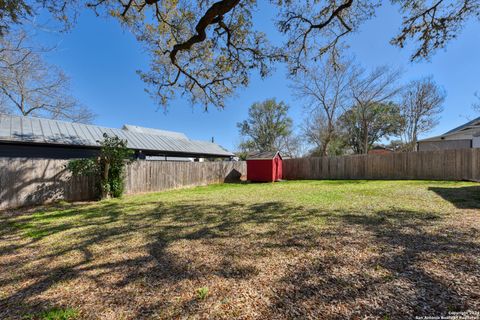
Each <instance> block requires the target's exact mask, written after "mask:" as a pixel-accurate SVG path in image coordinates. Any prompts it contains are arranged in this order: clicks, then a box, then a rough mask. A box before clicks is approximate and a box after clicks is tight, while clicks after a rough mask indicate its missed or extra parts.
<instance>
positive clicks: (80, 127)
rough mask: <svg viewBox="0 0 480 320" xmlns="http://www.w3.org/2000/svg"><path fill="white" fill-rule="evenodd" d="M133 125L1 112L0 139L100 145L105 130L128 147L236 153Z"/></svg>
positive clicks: (174, 134)
mask: <svg viewBox="0 0 480 320" xmlns="http://www.w3.org/2000/svg"><path fill="white" fill-rule="evenodd" d="M132 127H134V126H129V127H128V129H116V128H106V127H100V126H95V125H87V124H80V123H72V122H66V121H58V120H50V119H43V118H34V117H23V116H16V115H6V114H0V142H9V143H15V142H17V143H29V144H48V145H64V146H65V145H68V146H84V147H100V142H99V141H101V140H102V139H103V134H104V133H106V134H108V135H109V136H117V137H119V138H120V139H124V140H127V145H128V147H129V148H131V149H135V150H148V151H158V152H166V153H175V154H185V155H202V156H219V157H230V156H233V154H232V153H231V152H229V151H227V150H225V149H223V148H222V147H221V146H219V145H217V144H215V143H211V142H207V141H199V140H190V139H188V138H187V137H186V136H185V135H184V134H182V133H178V132H171V131H163V130H157V129H151V128H141V127H137V128H141V129H142V130H139V129H133V128H132ZM124 128H125V127H124ZM132 129H133V130H132ZM145 129H149V130H145ZM152 130H153V131H152ZM142 131H143V132H142Z"/></svg>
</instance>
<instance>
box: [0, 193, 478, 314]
mask: <svg viewBox="0 0 480 320" xmlns="http://www.w3.org/2000/svg"><path fill="white" fill-rule="evenodd" d="M442 219H443V218H442V217H441V216H438V215H434V214H428V213H427V214H425V213H422V212H416V211H410V212H405V211H402V212H399V211H382V212H377V213H376V214H368V213H356V212H335V211H329V212H323V211H318V210H315V209H306V208H303V207H301V206H292V205H289V204H287V203H285V202H281V201H275V202H260V203H254V204H244V203H238V202H229V203H223V204H205V203H202V202H197V201H194V200H190V201H178V202H175V203H170V204H166V203H162V202H155V201H152V202H150V203H148V202H147V203H136V202H131V203H130V202H128V201H126V202H106V203H103V204H100V205H98V206H94V207H85V206H82V205H78V206H71V207H67V208H63V209H61V208H60V209H58V208H57V209H55V210H51V211H48V209H46V210H45V211H44V212H43V213H42V214H40V215H30V216H25V217H22V219H21V220H20V221H21V223H24V224H31V225H33V228H36V229H35V231H37V232H38V233H39V234H41V236H40V237H38V238H36V239H32V240H31V241H25V243H24V244H23V245H17V246H15V244H14V241H8V242H7V243H6V245H5V246H3V245H2V246H1V247H0V248H1V250H2V251H1V255H0V258H2V257H4V256H12V255H15V254H16V253H19V252H21V251H22V250H23V249H28V248H31V247H33V248H37V247H36V246H38V248H42V243H41V241H43V240H48V239H49V237H54V236H57V235H60V234H61V235H65V236H64V240H65V244H60V245H59V248H57V249H56V250H54V251H53V252H52V251H48V250H46V251H45V252H43V251H41V250H40V251H37V252H36V253H35V254H32V255H31V256H28V257H27V258H22V259H13V258H11V259H10V260H7V262H6V263H5V264H4V265H3V264H2V266H4V267H5V268H6V269H5V270H8V271H7V272H10V274H3V275H1V276H0V289H1V288H2V287H6V286H9V287H10V288H12V287H13V286H14V285H15V284H17V283H27V284H23V285H21V286H20V285H19V286H18V288H16V289H14V290H13V291H11V292H9V293H8V295H7V296H4V297H0V318H17V317H18V318H21V317H22V315H24V314H25V313H28V314H32V313H38V312H40V311H42V310H44V309H45V308H49V307H51V306H55V305H56V300H55V295H53V296H52V295H49V294H48V292H51V291H52V290H53V291H55V288H56V286H58V285H60V284H62V283H67V282H69V281H74V280H80V279H88V280H91V281H93V282H94V283H95V285H96V287H97V288H102V290H105V291H106V292H108V295H103V296H102V297H99V299H101V302H99V305H98V307H104V306H105V305H109V306H114V307H117V308H128V309H129V310H130V314H131V315H132V314H133V318H138V319H141V318H148V317H150V316H152V315H154V314H157V313H158V312H161V311H162V310H166V309H168V310H170V309H172V310H174V311H172V312H173V313H172V314H171V316H173V317H177V316H178V317H180V316H197V315H198V313H199V312H202V310H203V309H202V308H203V307H205V305H203V302H199V301H196V300H195V298H194V297H193V298H192V297H191V298H189V299H187V300H186V301H180V302H178V303H177V304H176V302H175V301H174V300H173V297H172V296H171V295H174V294H175V292H176V290H185V288H184V287H182V285H184V283H192V284H200V283H203V282H204V281H213V280H212V279H222V281H227V282H228V283H231V284H233V283H235V284H237V285H241V284H242V283H245V282H248V281H251V280H252V279H256V278H257V277H261V276H262V270H260V268H259V266H258V265H257V261H258V259H259V258H260V257H262V258H264V257H268V258H269V259H272V261H275V259H276V258H277V256H278V255H280V254H284V253H285V252H286V251H288V250H290V251H291V252H294V253H295V255H298V256H302V255H305V256H306V257H308V259H306V260H302V261H303V262H302V263H301V264H298V265H294V266H293V267H291V268H287V274H286V275H285V276H283V277H280V278H279V279H278V280H277V281H274V282H273V283H271V284H270V287H269V288H267V290H266V291H265V292H264V294H267V295H268V294H271V291H270V290H275V292H276V294H275V296H272V297H271V301H272V304H271V308H269V309H268V310H266V311H265V314H264V317H265V318H275V317H276V318H282V317H283V318H302V317H316V316H318V317H321V318H335V317H337V318H345V317H346V318H348V317H353V316H364V315H372V316H375V317H379V316H384V315H389V316H390V317H392V318H402V317H403V318H405V317H411V316H412V315H420V314H421V315H425V314H430V313H429V312H433V313H434V314H436V313H438V312H447V311H448V310H465V309H466V308H468V307H469V306H470V305H469V303H470V302H469V301H471V300H472V297H471V296H468V292H467V294H466V293H464V292H460V290H459V288H458V286H455V285H452V283H451V279H450V280H449V279H446V278H444V276H445V272H447V271H448V272H450V273H451V274H452V275H455V276H457V277H458V279H459V281H460V283H462V282H463V280H464V279H463V278H462V277H464V276H465V275H468V276H470V277H472V279H479V275H478V270H479V268H480V266H479V265H478V261H477V260H475V259H474V258H472V259H468V258H469V257H475V256H478V255H479V254H480V252H479V247H478V244H476V243H474V242H472V241H471V239H472V238H473V237H474V236H473V235H472V234H468V233H462V232H463V231H460V230H447V231H448V232H447V231H444V232H442V233H438V232H433V231H431V230H430V229H429V228H430V227H431V226H433V225H434V224H436V223H439V222H441V220H442ZM2 220H4V221H6V222H7V223H6V225H8V230H9V232H13V231H14V230H16V229H15V227H14V226H15V225H16V224H17V223H18V217H16V219H13V218H11V219H9V218H8V217H7V218H2ZM4 221H2V222H4ZM318 221H328V227H326V228H324V229H322V230H321V231H318V229H316V228H315V227H314V223H316V222H318ZM1 225H2V226H3V225H4V224H3V223H2V224H1ZM1 228H3V227H0V234H3V235H5V234H6V233H8V232H5V230H1ZM22 232H23V231H22V230H17V234H18V235H21V234H22ZM131 235H142V236H144V237H145V239H146V242H145V243H141V244H140V246H136V245H135V242H133V241H132V242H130V241H131V239H130V237H131ZM1 240H2V238H1V236H0V241H1ZM69 241H70V242H69ZM102 246H106V247H108V248H110V249H113V250H124V251H125V256H122V257H121V258H119V257H118V256H117V257H115V259H114V258H113V257H112V258H111V259H109V258H108V256H107V258H106V259H101V258H102V257H99V256H98V255H99V253H98V248H99V247H102ZM369 246H373V247H375V251H374V252H373V253H372V254H371V255H368V254H366V252H368V247H369ZM94 248H97V252H96V253H95V250H94ZM4 249H7V250H8V251H4ZM136 251H141V252H142V254H141V255H138V254H137V255H132V256H130V255H129V253H137V252H136ZM78 252H79V253H81V256H80V258H79V259H78V260H77V261H75V262H74V263H62V259H64V257H67V256H69V255H70V254H72V253H78ZM100 254H102V252H100ZM104 254H105V255H108V253H107V252H105V253H104ZM451 256H461V257H463V258H464V259H460V260H452V259H450V258H451ZM25 259H27V260H25ZM439 259H440V260H441V259H447V260H445V261H448V263H446V264H445V266H444V267H443V269H442V270H441V271H442V273H441V274H440V276H439V275H435V272H433V271H431V270H426V269H425V267H424V263H425V262H428V261H430V260H433V261H437V260H439ZM38 261H56V262H57V263H56V264H54V266H50V265H49V264H46V265H45V266H43V265H42V266H41V267H39V268H31V269H27V270H26V271H25V272H22V273H18V274H15V273H14V272H15V270H20V269H22V268H23V267H24V265H25V264H28V263H32V262H38ZM465 261H467V263H465ZM342 270H343V271H342ZM372 270H373V271H372ZM270 271H272V272H277V271H278V270H270ZM442 277H443V278H442ZM106 279H108V280H109V281H106ZM477 283H478V282H477ZM131 286H135V287H137V286H140V289H139V290H138V291H137V292H138V293H137V295H140V296H142V295H145V296H143V297H144V298H145V299H144V300H145V301H144V302H143V303H140V304H139V303H138V302H137V301H138V300H135V299H133V298H132V299H130V300H128V299H127V300H125V298H124V296H125V295H126V294H128V293H129V292H128V290H127V288H129V287H131ZM144 287H145V288H144ZM477 287H478V286H477ZM195 289H196V287H192V288H189V289H188V290H190V291H189V292H187V293H185V292H182V294H187V295H188V293H191V292H194V291H195ZM475 289H476V288H475V285H473V288H472V292H473V291H474V290H475ZM477 289H478V288H477ZM259 290H265V288H263V289H259ZM227 294H228V293H227ZM233 294H234V293H233ZM158 295H160V296H161V297H162V300H161V301H149V300H148V297H149V296H158ZM216 298H218V299H220V298H222V297H216ZM102 299H103V300H102ZM469 299H470V300H469ZM76 303H77V305H76V306H78V307H80V308H81V306H82V298H81V296H80V297H77V302H76ZM358 306H360V307H358ZM329 308H333V309H334V308H336V311H335V310H333V309H332V310H330V311H328V309H329ZM203 311H205V310H203ZM84 312H89V311H84ZM240 312H241V310H240ZM328 312H329V313H328ZM86 316H87V317H88V316H90V317H94V316H95V310H93V311H92V313H91V314H87V315H86Z"/></svg>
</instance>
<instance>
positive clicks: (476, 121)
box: [443, 117, 480, 135]
mask: <svg viewBox="0 0 480 320" xmlns="http://www.w3.org/2000/svg"><path fill="white" fill-rule="evenodd" d="M479 125H480V117H478V118H476V119H473V120H471V121H469V122H467V123H464V124H462V125H461V126H458V127H456V128H454V129H452V130H450V131H447V132H445V133H444V134H443V135H447V134H451V133H454V132H457V131H461V130H462V129H466V128H468V127H472V126H479Z"/></svg>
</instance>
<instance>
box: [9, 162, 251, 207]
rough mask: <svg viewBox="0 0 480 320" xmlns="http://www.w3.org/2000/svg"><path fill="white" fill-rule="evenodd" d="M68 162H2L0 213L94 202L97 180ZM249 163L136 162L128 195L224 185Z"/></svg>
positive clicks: (129, 173) (127, 185) (130, 170)
mask: <svg viewBox="0 0 480 320" xmlns="http://www.w3.org/2000/svg"><path fill="white" fill-rule="evenodd" d="M67 163H68V161H67V160H54V159H25V158H0V210H2V209H8V208H16V207H20V206H25V205H37V204H43V203H48V202H52V201H56V200H60V199H63V200H67V201H81V200H92V199H95V197H96V196H97V193H96V181H95V178H94V177H74V176H72V175H71V174H70V173H69V172H68V170H67V169H66V165H67ZM246 171H247V168H246V163H245V162H242V161H239V162H165V161H135V162H133V163H132V164H130V165H128V166H127V167H126V170H125V193H126V194H135V193H145V192H156V191H162V190H167V189H174V188H182V187H190V186H199V185H207V184H210V183H222V182H224V181H226V180H228V179H230V180H233V179H234V177H236V178H239V176H240V175H246Z"/></svg>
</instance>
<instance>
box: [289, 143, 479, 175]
mask: <svg viewBox="0 0 480 320" xmlns="http://www.w3.org/2000/svg"><path fill="white" fill-rule="evenodd" d="M283 173H284V179H286V180H296V179H345V180H348V179H366V180H369V179H370V180H373V179H383V180H390V179H398V180H409V179H417V180H423V179H426V180H471V181H480V149H458V150H440V151H422V152H409V153H391V154H386V155H352V156H343V157H319V158H302V159H285V160H284V161H283Z"/></svg>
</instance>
